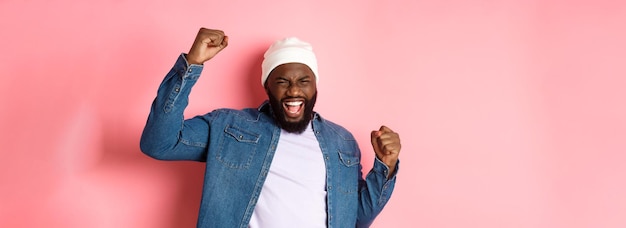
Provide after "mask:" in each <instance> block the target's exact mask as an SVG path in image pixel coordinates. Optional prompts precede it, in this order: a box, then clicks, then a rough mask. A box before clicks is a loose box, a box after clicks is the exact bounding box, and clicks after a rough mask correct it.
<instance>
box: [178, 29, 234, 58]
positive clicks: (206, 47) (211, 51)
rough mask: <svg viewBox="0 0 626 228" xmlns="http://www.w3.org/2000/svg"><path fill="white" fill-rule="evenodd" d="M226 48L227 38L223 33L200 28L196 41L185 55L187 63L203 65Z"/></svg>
mask: <svg viewBox="0 0 626 228" xmlns="http://www.w3.org/2000/svg"><path fill="white" fill-rule="evenodd" d="M226 46H228V36H226V35H225V34H224V31H221V30H213V29H207V28H200V31H198V35H197V36H196V40H195V41H194V42H193V45H192V46H191V49H190V50H189V53H188V54H187V62H188V63H189V64H203V63H204V62H206V61H207V60H209V59H211V58H213V57H214V56H215V55H217V53H218V52H220V51H221V50H222V49H224V48H225V47H226Z"/></svg>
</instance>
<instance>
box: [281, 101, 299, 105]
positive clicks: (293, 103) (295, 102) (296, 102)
mask: <svg viewBox="0 0 626 228" xmlns="http://www.w3.org/2000/svg"><path fill="white" fill-rule="evenodd" d="M285 104H286V105H289V106H300V105H301V104H302V101H292V102H285Z"/></svg>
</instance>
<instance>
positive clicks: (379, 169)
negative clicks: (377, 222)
mask: <svg viewBox="0 0 626 228" xmlns="http://www.w3.org/2000/svg"><path fill="white" fill-rule="evenodd" d="M399 165H400V161H398V162H397V163H396V166H395V167H392V168H391V169H390V168H389V167H387V166H386V165H385V164H384V163H383V162H381V161H380V160H378V159H377V158H376V159H375V161H374V166H373V167H372V169H371V170H370V172H369V173H368V174H367V176H366V177H365V180H363V181H362V184H361V187H360V191H359V197H360V198H359V200H360V202H359V203H360V205H359V211H358V217H357V227H369V225H371V223H372V222H373V221H374V219H375V218H376V216H377V215H378V214H379V213H380V212H381V211H382V210H383V208H384V206H385V205H386V204H387V202H388V201H389V198H390V197H391V194H392V193H393V189H394V187H395V183H396V173H397V172H398V169H399Z"/></svg>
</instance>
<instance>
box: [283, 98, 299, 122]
mask: <svg viewBox="0 0 626 228" xmlns="http://www.w3.org/2000/svg"><path fill="white" fill-rule="evenodd" d="M303 107H304V101H285V102H283V109H284V110H285V114H286V115H287V116H288V117H291V118H296V117H299V116H300V115H301V114H302V108H303Z"/></svg>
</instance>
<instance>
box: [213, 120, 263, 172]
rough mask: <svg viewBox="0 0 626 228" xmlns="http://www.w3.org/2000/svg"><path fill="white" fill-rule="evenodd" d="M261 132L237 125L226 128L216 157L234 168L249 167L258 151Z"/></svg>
mask: <svg viewBox="0 0 626 228" xmlns="http://www.w3.org/2000/svg"><path fill="white" fill-rule="evenodd" d="M260 137H261V135H260V134H257V133H254V132H251V131H248V130H244V129H241V128H238V127H235V126H227V127H226V129H224V135H223V137H222V140H221V143H220V146H219V148H218V150H217V153H216V159H217V160H218V161H220V162H221V163H222V164H223V165H225V166H226V167H229V168H232V169H247V168H249V167H250V163H252V159H253V157H254V155H255V153H256V148H257V146H258V145H257V144H258V142H259V138H260Z"/></svg>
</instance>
